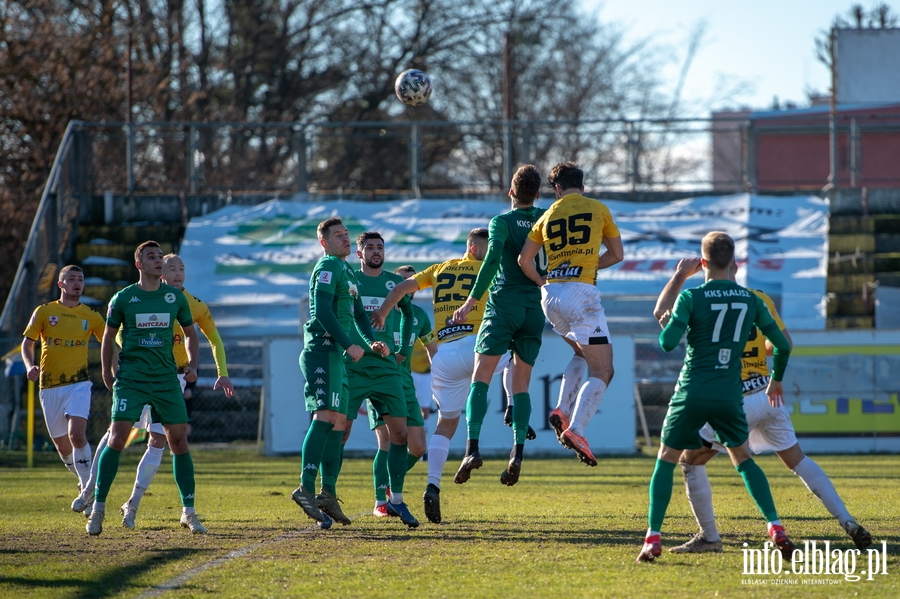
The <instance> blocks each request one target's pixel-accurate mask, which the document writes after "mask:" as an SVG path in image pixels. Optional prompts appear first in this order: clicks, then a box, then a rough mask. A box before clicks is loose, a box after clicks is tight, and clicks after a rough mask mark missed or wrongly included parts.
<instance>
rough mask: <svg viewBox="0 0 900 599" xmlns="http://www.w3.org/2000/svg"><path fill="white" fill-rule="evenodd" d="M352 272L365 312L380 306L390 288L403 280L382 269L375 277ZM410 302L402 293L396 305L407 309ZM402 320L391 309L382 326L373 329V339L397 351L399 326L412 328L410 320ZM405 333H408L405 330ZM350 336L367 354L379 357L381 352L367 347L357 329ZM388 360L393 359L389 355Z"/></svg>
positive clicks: (399, 336)
mask: <svg viewBox="0 0 900 599" xmlns="http://www.w3.org/2000/svg"><path fill="white" fill-rule="evenodd" d="M353 274H354V275H355V276H356V284H357V289H358V290H359V297H360V300H361V301H362V304H363V307H364V308H365V310H366V312H367V313H368V312H373V311H375V310H377V309H378V308H380V307H381V304H383V303H384V299H385V298H386V297H387V296H388V293H390V291H391V289H393V288H394V287H395V286H396V285H397V284H398V283H402V282H403V277H401V276H400V275H395V274H394V273H392V272H387V271H382V272H381V274H380V275H378V276H376V277H370V276H369V275H365V274H363V273H362V272H354V273H353ZM410 304H411V301H410V298H409V296H408V295H404V296H403V298H402V299H401V300H400V301H399V302H398V303H397V306H398V307H399V308H400V310H401V311H409V310H410V308H409V306H410ZM403 320H404V319H403V318H402V315H401V314H400V313H399V312H397V310H391V313H390V314H389V315H388V317H387V318H385V321H384V327H382V328H380V329H373V330H374V332H375V341H383V342H384V343H385V344H386V345H387V346H388V348H390V350H391V353H399V352H400V351H401V349H402V344H401V342H400V340H401V339H402V337H401V335H400V329H401V326H406V327H407V331H409V330H411V329H412V321H410V322H408V323H406V322H403ZM407 334H409V333H408V332H407ZM350 337H351V338H352V339H353V342H354V343H355V344H357V345H359V346H361V347H362V348H363V349H364V350H365V351H366V353H367V354H371V355H377V356H378V357H379V358H380V357H381V354H376V353H375V352H373V351H372V348H370V347H369V344H368V343H365V342H364V340H363V339H362V337H361V336H360V335H359V332H358V331H355V330H354V331H351V332H350ZM390 360H391V361H393V360H394V358H393V357H390Z"/></svg>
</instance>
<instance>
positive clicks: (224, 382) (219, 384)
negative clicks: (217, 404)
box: [213, 376, 234, 397]
mask: <svg viewBox="0 0 900 599" xmlns="http://www.w3.org/2000/svg"><path fill="white" fill-rule="evenodd" d="M216 389H221V390H222V391H224V392H225V397H234V385H232V384H231V379H230V378H228V377H227V376H220V377H219V378H217V379H216V384H215V385H213V391H215V390H216Z"/></svg>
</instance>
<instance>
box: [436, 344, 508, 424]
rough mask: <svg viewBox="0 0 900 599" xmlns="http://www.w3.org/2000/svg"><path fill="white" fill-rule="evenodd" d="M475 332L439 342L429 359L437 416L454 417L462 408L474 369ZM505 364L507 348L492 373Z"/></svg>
mask: <svg viewBox="0 0 900 599" xmlns="http://www.w3.org/2000/svg"><path fill="white" fill-rule="evenodd" d="M475 337H476V336H475V335H467V336H465V337H463V338H462V339H457V340H455V341H448V342H447V343H442V344H441V346H440V349H439V350H438V352H437V353H436V354H434V359H433V360H432V362H431V390H432V394H433V395H434V401H435V402H437V405H438V410H439V411H440V415H441V418H445V419H446V418H456V417H457V416H459V415H460V414H461V413H462V411H463V410H465V409H466V399H467V398H468V397H469V387H470V386H471V385H472V371H473V370H475ZM507 364H509V352H507V353H505V354H503V356H501V357H500V362H499V363H498V364H497V368H495V369H494V374H497V373H498V372H501V371H502V370H503V369H504V368H506V365H507Z"/></svg>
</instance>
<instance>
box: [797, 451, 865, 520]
mask: <svg viewBox="0 0 900 599" xmlns="http://www.w3.org/2000/svg"><path fill="white" fill-rule="evenodd" d="M792 470H793V472H794V474H796V475H797V476H799V477H800V480H802V481H803V484H805V485H806V488H807V489H809V490H810V491H812V494H813V495H815V496H816V497H818V498H819V501H821V502H822V505H824V506H825V509H826V510H828V511H829V513H831V515H832V516H834V517H835V518H837V520H838V522H840V524H841V526H843V525H844V523H845V522H847V520H852V519H853V516H851V515H850V512H848V511H847V507H846V506H845V505H844V502H843V501H841V498H840V496H839V495H838V494H837V491H836V490H835V489H834V484H833V483H832V482H831V479H830V478H828V475H827V474H825V471H824V470H822V467H821V466H819V465H818V464H817V463H815V462H814V461H812V460H811V459H809V457H805V458H803V459H802V460H800V463H799V464H797V465H796V466H794V467H793V468H792Z"/></svg>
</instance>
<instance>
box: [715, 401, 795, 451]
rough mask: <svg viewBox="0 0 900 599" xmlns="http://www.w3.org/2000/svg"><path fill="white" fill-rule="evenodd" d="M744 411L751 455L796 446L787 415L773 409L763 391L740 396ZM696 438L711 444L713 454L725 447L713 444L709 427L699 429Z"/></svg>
mask: <svg viewBox="0 0 900 599" xmlns="http://www.w3.org/2000/svg"><path fill="white" fill-rule="evenodd" d="M744 412H745V413H746V414H747V426H748V428H749V429H750V438H749V441H750V451H752V452H753V453H763V452H768V451H783V450H785V449H787V448H789V447H793V446H794V445H796V444H797V435H796V434H794V425H793V424H791V417H790V415H788V413H787V411H786V410H785V409H784V408H783V407H782V408H773V407H772V406H771V405H770V404H769V397H768V396H767V395H766V392H765V391H757V392H756V393H754V394H753V395H747V396H746V397H744ZM700 436H701V437H703V439H704V440H706V441H708V442H710V443H712V446H713V449H715V450H716V451H721V452H723V453H724V452H725V448H724V447H722V446H721V445H719V443H717V442H716V433H715V431H714V430H713V428H712V427H711V426H710V425H709V424H706V425H704V426H703V428H702V429H700Z"/></svg>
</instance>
